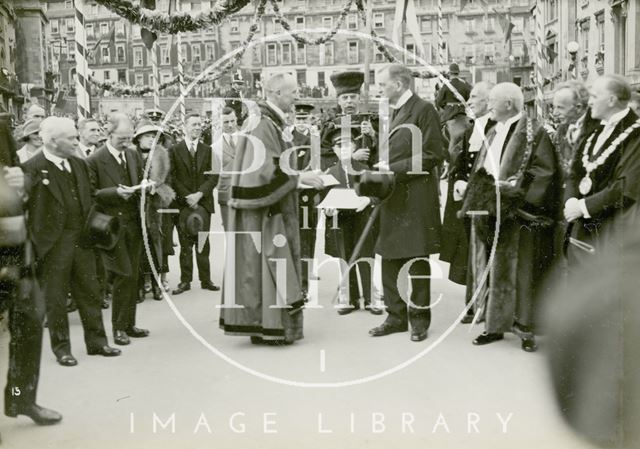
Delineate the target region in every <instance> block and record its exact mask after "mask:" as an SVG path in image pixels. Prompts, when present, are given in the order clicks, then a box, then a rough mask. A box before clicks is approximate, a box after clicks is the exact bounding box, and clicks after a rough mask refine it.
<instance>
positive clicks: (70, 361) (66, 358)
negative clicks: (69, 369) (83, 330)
mask: <svg viewBox="0 0 640 449" xmlns="http://www.w3.org/2000/svg"><path fill="white" fill-rule="evenodd" d="M57 359H58V363H59V364H60V365H62V366H76V365H77V364H78V361H77V360H76V358H75V357H74V356H72V355H71V354H65V355H63V356H60V357H58V358H57Z"/></svg>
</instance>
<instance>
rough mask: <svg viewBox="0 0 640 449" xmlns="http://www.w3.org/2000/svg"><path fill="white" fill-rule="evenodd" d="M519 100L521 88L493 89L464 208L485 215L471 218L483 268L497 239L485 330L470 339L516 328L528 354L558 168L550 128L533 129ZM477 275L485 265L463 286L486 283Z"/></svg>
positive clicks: (483, 339) (492, 337) (485, 340)
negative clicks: (487, 122)
mask: <svg viewBox="0 0 640 449" xmlns="http://www.w3.org/2000/svg"><path fill="white" fill-rule="evenodd" d="M523 104H524V98H523V94H522V91H521V90H520V88H519V87H518V86H516V85H515V84H513V83H500V84H498V85H496V86H495V87H494V88H493V89H491V92H490V93H489V102H488V110H489V112H490V118H491V119H492V120H495V122H496V124H495V125H494V126H493V128H492V129H491V130H490V131H489V132H488V133H487V135H486V139H485V140H484V141H483V143H482V148H481V150H480V153H479V154H478V156H477V157H476V161H475V163H474V167H473V170H472V173H471V177H470V179H469V184H468V186H467V188H466V192H465V199H464V203H463V207H462V209H461V211H462V213H466V212H469V211H485V212H486V213H487V215H486V216H485V217H483V218H482V219H481V220H476V224H477V225H476V227H475V229H476V231H477V234H476V238H475V241H474V242H472V244H473V245H474V247H475V248H476V255H475V260H474V263H476V264H479V265H482V267H481V268H483V267H484V266H486V264H487V263H488V260H489V255H490V253H491V249H492V245H494V244H495V255H494V259H493V263H492V265H491V266H490V267H488V269H489V270H490V275H489V282H488V290H489V291H488V296H487V300H486V305H485V306H484V310H485V332H484V333H483V334H482V335H479V336H478V337H477V338H476V339H475V340H474V341H473V344H475V345H486V344H489V343H493V342H496V341H499V340H502V339H503V338H504V333H505V332H514V333H515V334H516V335H518V336H519V337H520V338H521V340H522V341H521V347H522V350H524V351H526V352H533V351H535V350H536V349H537V347H536V343H535V338H534V335H535V325H536V321H535V319H536V312H537V301H538V296H539V292H538V286H539V285H540V284H541V283H542V282H541V281H542V279H543V277H544V276H545V275H546V273H547V271H548V269H549V266H547V265H545V264H546V263H548V262H545V261H546V260H550V259H552V258H550V257H547V255H546V254H545V253H544V251H543V250H544V249H546V248H553V234H552V233H550V232H548V230H547V229H548V227H549V226H550V225H551V224H552V223H553V221H554V218H555V216H556V215H557V213H558V208H559V206H560V205H559V203H560V201H559V199H558V196H557V188H558V183H559V176H560V174H559V167H558V165H557V161H556V157H555V151H554V148H553V144H552V142H551V139H550V137H549V134H548V133H547V132H546V131H545V130H544V129H542V128H540V129H538V130H536V129H535V127H534V125H533V123H531V122H530V121H529V119H528V118H527V117H526V116H525V115H523V112H522V111H523ZM496 183H497V184H498V186H499V189H500V202H499V203H498V202H497V195H496ZM498 207H500V214H499V215H498V212H497V208H498ZM498 218H499V220H500V221H499V222H498ZM498 226H499V227H498ZM496 232H497V233H498V235H497V242H494V239H495V237H496ZM547 240H549V241H547ZM482 275H484V270H483V269H477V270H475V271H474V272H473V273H472V275H471V276H470V277H469V282H468V284H467V289H471V290H472V293H475V290H476V289H477V288H480V286H482V285H484V284H483V283H482V282H480V279H479V277H480V276H482ZM478 297H479V298H482V297H483V295H482V294H479V295H478Z"/></svg>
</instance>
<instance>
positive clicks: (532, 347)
mask: <svg viewBox="0 0 640 449" xmlns="http://www.w3.org/2000/svg"><path fill="white" fill-rule="evenodd" d="M522 350H523V351H526V352H536V351H537V350H538V345H536V341H535V340H534V339H533V338H523V339H522Z"/></svg>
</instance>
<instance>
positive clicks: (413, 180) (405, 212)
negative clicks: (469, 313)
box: [369, 64, 445, 341]
mask: <svg viewBox="0 0 640 449" xmlns="http://www.w3.org/2000/svg"><path fill="white" fill-rule="evenodd" d="M377 79H378V84H379V85H380V89H381V92H382V95H383V97H386V98H388V99H389V105H390V107H391V124H390V125H389V130H390V134H389V137H388V139H389V154H388V156H387V155H384V154H382V153H381V154H380V162H379V163H378V164H376V165H377V167H378V168H379V169H380V170H383V171H385V170H390V171H391V172H392V173H393V174H394V179H395V187H394V190H393V193H392V194H391V196H390V197H389V198H388V199H387V200H386V201H384V202H383V204H382V205H381V206H380V207H381V211H380V232H379V234H378V241H377V244H376V253H378V254H380V255H381V256H382V284H383V289H384V302H385V304H386V306H387V312H388V317H387V319H386V321H385V322H384V323H383V324H382V325H380V326H378V327H376V328H374V329H371V330H370V331H369V333H370V334H371V335H373V336H376V337H377V336H383V335H388V334H391V333H394V332H404V331H406V330H407V325H408V324H409V323H410V324H411V328H412V331H411V340H412V341H422V340H424V339H425V338H427V329H428V328H429V324H430V322H431V311H430V309H429V303H430V281H429V275H430V273H431V270H430V266H429V255H430V254H434V253H437V252H439V250H440V231H441V222H440V206H439V201H438V177H437V176H436V175H435V170H434V169H435V167H436V166H437V165H438V164H440V163H441V162H442V161H443V160H444V157H445V152H444V148H443V146H444V144H443V141H442V135H441V133H440V123H439V119H438V114H437V112H436V110H435V108H434V107H433V105H431V104H430V103H428V102H426V101H424V100H422V99H421V98H420V97H419V96H418V95H416V94H414V93H413V92H412V91H411V85H412V83H413V78H412V76H411V72H410V70H409V69H408V68H407V67H405V66H403V65H401V64H392V65H389V66H387V67H385V68H384V69H382V70H381V71H380V73H379V75H378V76H377ZM407 125H413V127H417V128H418V130H420V133H419V134H421V135H419V136H416V137H418V139H417V140H418V142H419V145H420V146H419V147H418V148H412V142H413V140H415V139H413V137H414V134H416V133H417V130H416V129H412V128H410V127H408V126H407ZM381 138H384V136H383V137H381ZM414 154H415V155H416V157H414ZM385 159H386V160H385ZM409 282H411V285H412V292H411V297H410V298H407V292H408V283H409ZM398 284H401V285H402V289H401V290H399V289H398ZM409 301H411V302H410V303H409ZM407 305H409V307H408V308H407Z"/></svg>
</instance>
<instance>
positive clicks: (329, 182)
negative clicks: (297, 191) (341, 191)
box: [299, 175, 340, 189]
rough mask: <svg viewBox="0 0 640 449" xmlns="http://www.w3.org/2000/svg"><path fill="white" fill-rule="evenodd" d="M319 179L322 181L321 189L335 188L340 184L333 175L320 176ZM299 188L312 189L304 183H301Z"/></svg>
mask: <svg viewBox="0 0 640 449" xmlns="http://www.w3.org/2000/svg"><path fill="white" fill-rule="evenodd" d="M320 179H321V180H322V186H323V187H331V186H337V185H339V184H340V183H339V182H338V180H337V179H336V178H335V177H334V176H333V175H320ZM299 187H300V188H301V189H313V187H311V186H308V185H306V184H304V183H301V184H300V185H299Z"/></svg>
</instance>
